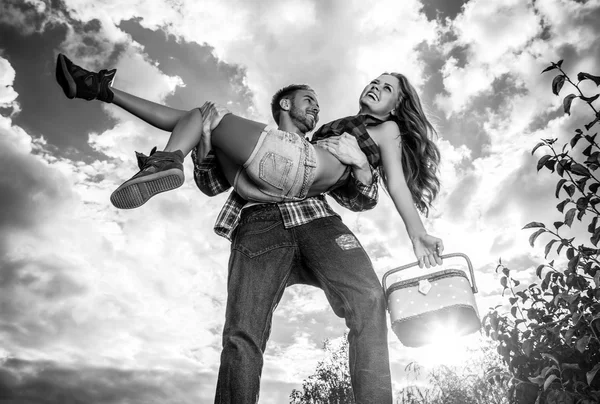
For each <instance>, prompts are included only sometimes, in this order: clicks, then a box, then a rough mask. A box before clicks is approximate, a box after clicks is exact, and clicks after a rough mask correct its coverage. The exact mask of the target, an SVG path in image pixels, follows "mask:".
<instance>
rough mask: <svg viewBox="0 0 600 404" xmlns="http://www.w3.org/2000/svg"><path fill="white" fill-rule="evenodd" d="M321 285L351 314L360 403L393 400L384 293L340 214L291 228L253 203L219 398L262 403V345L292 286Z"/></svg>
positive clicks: (275, 212)
mask: <svg viewBox="0 0 600 404" xmlns="http://www.w3.org/2000/svg"><path fill="white" fill-rule="evenodd" d="M299 280H300V281H301V282H302V283H309V284H313V285H315V286H318V287H320V288H321V289H323V290H324V291H325V295H326V296H327V299H328V301H329V303H330V304H331V307H332V308H333V311H334V312H335V314H337V315H338V316H339V317H342V318H344V319H345V321H346V325H347V326H348V328H349V329H350V331H349V334H348V341H349V356H350V376H351V378H352V388H353V390H354V395H355V399H356V403H357V404H370V403H373V404H391V403H392V388H391V379H390V367H389V356H388V346H387V323H386V312H385V297H384V295H383V290H382V288H381V284H380V283H379V279H378V278H377V276H376V274H375V272H374V271H373V267H372V265H371V261H370V259H369V257H368V256H367V254H366V253H365V251H364V250H363V248H362V246H361V245H360V244H359V242H358V240H357V239H356V238H355V237H354V235H353V234H352V232H350V230H349V229H348V228H347V227H346V226H345V225H344V224H343V223H342V221H341V220H340V219H339V218H337V217H327V218H322V219H316V220H313V221H312V222H310V223H308V224H304V225H301V226H297V227H293V228H290V229H285V228H284V226H283V222H282V219H281V216H280V213H279V209H278V208H277V207H276V206H275V205H270V206H262V207H258V208H254V207H252V208H249V211H248V213H245V214H243V215H242V221H241V223H240V224H239V227H238V228H237V229H236V233H235V235H234V238H233V242H232V251H231V257H230V261H229V279H228V286H227V293H228V296H227V309H226V314H225V316H226V319H225V327H224V329H223V351H222V353H221V367H220V369H219V379H218V382H217V393H216V397H215V403H216V404H255V403H256V402H258V394H259V388H260V376H261V372H262V367H263V352H264V350H265V348H266V344H267V340H268V338H269V334H270V331H271V320H272V317H273V311H274V310H275V307H276V306H277V304H278V303H279V300H280V299H281V296H282V294H283V291H284V289H285V287H286V286H287V285H289V284H291V283H294V282H298V281H299Z"/></svg>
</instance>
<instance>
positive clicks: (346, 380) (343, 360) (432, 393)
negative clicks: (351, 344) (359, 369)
mask: <svg viewBox="0 0 600 404" xmlns="http://www.w3.org/2000/svg"><path fill="white" fill-rule="evenodd" d="M323 349H324V350H325V351H326V357H325V359H323V360H322V361H320V362H319V363H318V364H317V368H316V371H315V373H314V374H313V375H311V376H309V377H308V378H307V379H305V380H304V382H303V383H302V390H301V391H300V390H294V391H293V392H292V394H291V395H290V403H291V404H354V402H355V401H354V396H353V394H352V387H351V385H350V376H349V371H348V341H347V339H346V338H344V339H343V342H342V343H341V344H339V345H337V344H334V343H333V342H332V341H329V340H326V341H325V343H324V346H323ZM492 367H493V368H494V369H497V370H503V371H507V369H506V367H505V366H504V365H503V364H502V363H501V362H500V358H499V356H498V355H496V354H495V351H494V346H492V344H491V341H490V340H489V339H487V340H486V341H485V343H484V344H483V345H482V346H481V347H478V348H473V349H471V350H470V352H469V355H468V358H466V359H465V362H464V363H462V364H461V366H439V367H436V368H434V369H431V370H429V371H428V373H427V374H426V375H425V376H424V377H421V372H422V369H421V367H420V366H419V365H418V364H417V363H415V362H413V363H410V364H409V365H408V366H407V367H406V370H407V372H408V375H409V376H410V377H411V378H412V379H414V380H412V381H411V385H410V386H408V387H405V388H403V389H402V390H401V391H399V392H398V394H397V396H396V401H395V403H396V404H508V401H507V398H506V397H507V396H508V392H507V390H508V388H507V384H506V381H505V380H504V379H502V378H500V377H496V378H495V380H494V376H490V375H488V374H487V373H486V370H487V369H489V368H492ZM419 380H420V381H419ZM425 382H426V383H427V385H426V386H424V385H422V384H424V383H425ZM419 384H421V385H419Z"/></svg>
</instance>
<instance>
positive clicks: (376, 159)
mask: <svg viewBox="0 0 600 404" xmlns="http://www.w3.org/2000/svg"><path fill="white" fill-rule="evenodd" d="M381 123H383V121H382V120H379V119H377V118H375V117H373V116H371V115H352V116H347V117H345V118H341V119H338V120H335V121H333V122H329V123H326V124H325V125H323V126H321V127H320V128H319V130H317V131H316V132H315V133H314V135H313V136H312V140H311V142H312V143H315V142H316V141H317V140H322V139H325V138H328V137H331V136H339V135H341V134H342V133H344V132H347V133H348V134H350V135H352V136H354V137H355V138H356V140H357V141H358V145H359V146H360V149H361V150H362V151H363V153H365V155H366V156H367V160H369V164H370V165H371V167H374V168H377V167H379V164H380V163H381V155H380V154H379V147H378V146H377V144H376V143H375V141H374V140H373V139H372V138H371V136H369V133H368V132H367V127H369V126H374V125H379V124H381Z"/></svg>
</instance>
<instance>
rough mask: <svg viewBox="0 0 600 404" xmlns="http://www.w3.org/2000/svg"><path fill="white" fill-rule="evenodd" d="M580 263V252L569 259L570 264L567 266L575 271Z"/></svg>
mask: <svg viewBox="0 0 600 404" xmlns="http://www.w3.org/2000/svg"><path fill="white" fill-rule="evenodd" d="M578 263H579V254H578V255H575V256H574V257H573V258H571V259H570V260H569V264H568V265H567V268H568V269H569V271H575V268H577V264H578Z"/></svg>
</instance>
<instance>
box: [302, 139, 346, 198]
mask: <svg viewBox="0 0 600 404" xmlns="http://www.w3.org/2000/svg"><path fill="white" fill-rule="evenodd" d="M315 151H316V156H317V170H316V173H315V180H314V182H313V184H312V186H311V187H310V191H309V192H308V196H309V197H310V196H316V195H319V194H322V193H324V192H327V191H328V190H329V189H330V188H331V187H332V186H333V185H335V183H336V182H337V181H338V180H339V179H340V177H341V176H342V175H343V174H344V172H345V171H346V166H345V165H344V164H342V163H341V162H340V161H339V160H338V159H337V158H336V157H335V156H334V155H333V154H331V153H329V152H328V151H326V150H325V149H323V148H321V147H319V146H316V145H315Z"/></svg>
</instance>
